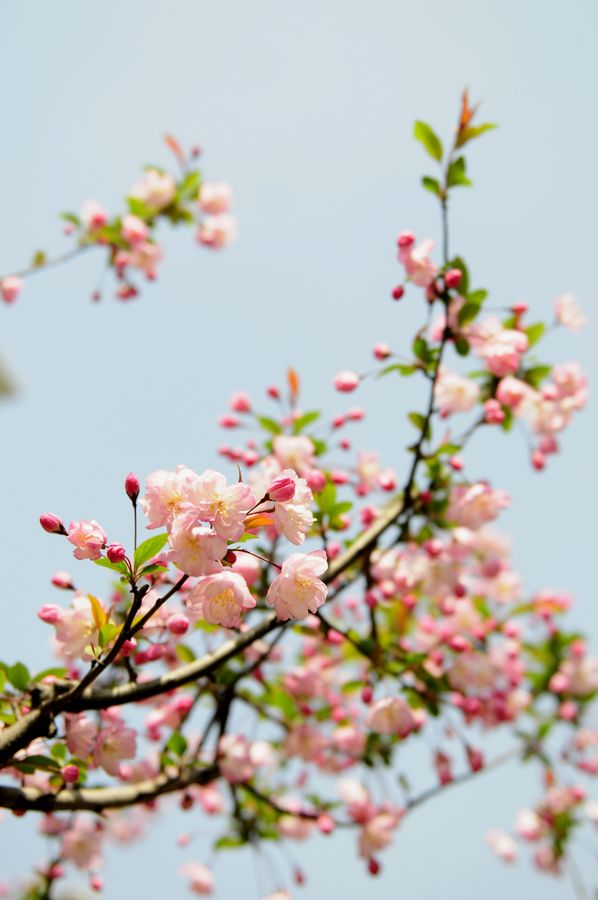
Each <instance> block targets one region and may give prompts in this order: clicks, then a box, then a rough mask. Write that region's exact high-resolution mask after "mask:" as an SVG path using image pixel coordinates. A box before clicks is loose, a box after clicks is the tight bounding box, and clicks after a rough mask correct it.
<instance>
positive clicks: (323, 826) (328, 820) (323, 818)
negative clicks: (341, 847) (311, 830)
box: [316, 813, 334, 834]
mask: <svg viewBox="0 0 598 900" xmlns="http://www.w3.org/2000/svg"><path fill="white" fill-rule="evenodd" d="M316 825H317V826H318V830H319V831H321V832H322V834H332V832H333V831H334V819H333V818H332V817H331V816H329V815H328V813H322V814H321V815H320V816H318V818H317V820H316Z"/></svg>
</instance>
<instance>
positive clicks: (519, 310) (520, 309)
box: [511, 301, 529, 316]
mask: <svg viewBox="0 0 598 900" xmlns="http://www.w3.org/2000/svg"><path fill="white" fill-rule="evenodd" d="M511 309H512V310H513V312H514V313H515V315H516V316H523V315H525V313H526V312H527V311H528V309H529V306H528V305H527V303H522V302H521V301H520V302H519V303H514V304H513V306H512V307H511Z"/></svg>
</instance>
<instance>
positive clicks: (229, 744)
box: [218, 734, 255, 784]
mask: <svg viewBox="0 0 598 900" xmlns="http://www.w3.org/2000/svg"><path fill="white" fill-rule="evenodd" d="M218 764H219V766H220V771H221V772H222V775H223V776H224V778H226V780H227V781H229V782H230V783H231V784H239V783H240V782H242V781H249V779H250V778H252V777H253V774H254V770H255V766H254V763H253V762H252V759H251V746H250V744H249V741H248V740H247V738H246V737H245V736H244V735H240V734H225V735H223V736H222V737H221V738H220V741H219V742H218Z"/></svg>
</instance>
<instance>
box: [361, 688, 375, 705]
mask: <svg viewBox="0 0 598 900" xmlns="http://www.w3.org/2000/svg"><path fill="white" fill-rule="evenodd" d="M373 698H374V691H373V690H372V688H371V686H370V685H369V684H366V685H365V686H364V688H363V690H362V692H361V699H362V701H363V702H364V703H365V704H366V706H369V704H370V703H371V702H372V700H373Z"/></svg>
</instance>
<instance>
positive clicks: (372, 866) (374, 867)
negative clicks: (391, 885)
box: [368, 856, 380, 875]
mask: <svg viewBox="0 0 598 900" xmlns="http://www.w3.org/2000/svg"><path fill="white" fill-rule="evenodd" d="M368 872H369V873H370V875H378V874H379V872H380V863H379V862H378V860H377V859H374V857H373V856H370V858H369V859H368Z"/></svg>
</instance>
